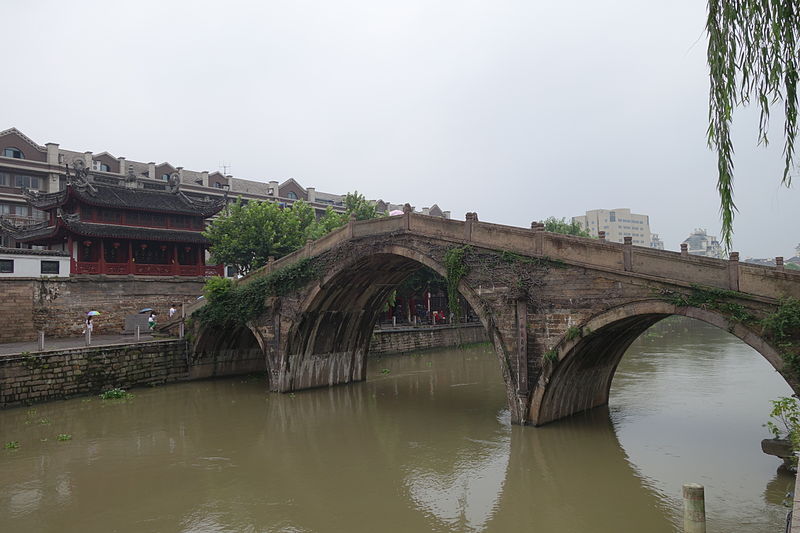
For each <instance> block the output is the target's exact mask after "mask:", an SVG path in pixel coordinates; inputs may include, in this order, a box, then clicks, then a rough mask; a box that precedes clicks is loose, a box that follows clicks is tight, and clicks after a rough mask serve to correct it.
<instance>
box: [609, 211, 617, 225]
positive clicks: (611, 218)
mask: <svg viewBox="0 0 800 533" xmlns="http://www.w3.org/2000/svg"><path fill="white" fill-rule="evenodd" d="M608 220H609V222H616V221H617V213H616V211H611V212H610V213H609V214H608Z"/></svg>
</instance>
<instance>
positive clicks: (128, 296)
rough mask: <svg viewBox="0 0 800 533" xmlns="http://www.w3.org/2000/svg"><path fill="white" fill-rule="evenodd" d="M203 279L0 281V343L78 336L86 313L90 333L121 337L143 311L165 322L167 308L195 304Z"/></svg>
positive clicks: (116, 278)
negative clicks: (128, 323)
mask: <svg viewBox="0 0 800 533" xmlns="http://www.w3.org/2000/svg"><path fill="white" fill-rule="evenodd" d="M203 284H204V280H203V279H202V278H178V277H168V278H164V277H161V278H142V277H133V276H130V277H119V276H117V277H115V278H114V279H110V278H107V277H105V276H71V277H69V278H66V277H63V278H56V277H53V278H6V279H2V280H0V294H2V295H3V298H2V299H0V322H2V324H3V327H2V328H0V343H4V342H24V341H32V340H35V339H36V338H37V335H38V333H37V332H38V331H40V330H43V331H44V334H45V336H46V337H71V336H78V335H80V333H81V330H82V329H83V320H84V319H85V318H86V313H87V312H88V311H98V312H100V315H99V316H97V317H95V319H94V321H93V322H94V333H95V334H96V335H100V334H116V333H120V332H121V331H122V329H123V327H124V325H125V317H126V316H127V315H131V314H135V313H137V312H138V311H139V310H140V309H142V308H145V307H151V308H153V309H154V310H155V311H156V313H158V314H159V315H161V316H162V317H165V318H166V316H167V311H168V310H169V307H170V304H172V303H176V304H178V305H179V304H180V303H182V302H194V301H195V299H196V298H197V296H198V295H200V294H202V292H203Z"/></svg>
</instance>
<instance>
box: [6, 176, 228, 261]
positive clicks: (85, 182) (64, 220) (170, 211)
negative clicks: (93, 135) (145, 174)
mask: <svg viewBox="0 0 800 533" xmlns="http://www.w3.org/2000/svg"><path fill="white" fill-rule="evenodd" d="M24 197H25V199H26V201H27V202H28V203H29V204H30V205H31V206H33V207H35V208H36V209H40V210H43V211H46V212H47V214H48V217H47V219H46V220H45V221H44V222H41V223H40V224H36V225H34V226H28V227H26V228H19V229H17V230H16V231H15V235H14V238H15V239H16V240H17V241H19V242H25V243H30V244H36V245H42V246H47V247H48V248H50V249H63V250H67V251H69V255H70V258H71V260H70V264H71V267H70V273H71V274H108V275H128V274H133V275H146V276H213V275H222V274H223V270H222V269H223V266H222V265H214V266H211V265H206V264H205V250H206V248H207V246H208V240H207V239H206V238H205V237H204V236H203V234H202V231H203V229H204V228H205V219H206V218H208V217H211V216H213V215H215V214H216V213H218V212H219V211H220V210H221V209H222V208H223V207H224V205H225V201H226V199H224V198H221V199H220V198H218V199H215V200H209V199H204V198H200V197H191V196H188V195H186V194H184V193H183V192H181V191H180V190H179V184H178V182H177V179H174V180H171V181H170V182H169V184H165V187H164V190H151V189H145V188H142V187H141V183H140V182H139V181H138V180H136V178H135V177H134V176H129V178H128V179H125V180H124V181H122V182H120V183H114V184H109V183H101V182H98V181H97V180H94V179H90V176H89V175H88V173H87V172H86V171H85V170H84V169H82V168H80V169H76V171H75V172H74V175H69V173H68V177H67V183H66V187H65V188H64V189H63V190H61V191H58V192H54V193H47V194H42V193H39V192H37V191H30V190H26V191H25V192H24Z"/></svg>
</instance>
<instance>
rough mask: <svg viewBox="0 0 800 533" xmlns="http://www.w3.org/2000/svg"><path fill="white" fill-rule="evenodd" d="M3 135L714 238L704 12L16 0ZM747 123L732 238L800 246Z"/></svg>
mask: <svg viewBox="0 0 800 533" xmlns="http://www.w3.org/2000/svg"><path fill="white" fill-rule="evenodd" d="M3 4H4V8H3V19H4V22H5V24H3V33H4V36H5V39H4V40H5V42H6V52H5V54H4V57H5V61H4V65H5V68H4V74H5V75H4V76H3V83H0V102H3V104H2V105H0V129H4V128H7V127H11V126H16V127H17V128H19V129H20V130H22V131H23V132H24V133H25V134H27V135H29V136H30V137H32V138H33V139H34V140H36V141H37V142H39V143H45V142H57V143H60V144H61V146H62V147H63V148H66V149H73V150H80V151H83V150H92V151H94V152H100V151H103V150H108V151H109V152H111V153H112V154H114V155H116V156H124V157H127V158H129V159H134V160H139V161H157V162H161V161H165V160H166V161H169V162H171V163H172V164H174V165H176V166H183V167H185V168H187V169H191V170H210V171H214V170H217V169H219V168H220V165H221V163H222V162H223V161H224V162H227V163H230V165H231V172H232V173H233V174H234V175H235V176H237V177H242V178H248V179H258V180H263V181H268V180H269V179H278V180H283V179H285V178H289V177H293V178H295V179H297V180H298V181H299V182H300V183H301V184H303V185H304V186H314V187H316V188H317V189H318V190H321V191H326V192H335V193H344V192H347V191H352V190H356V189H357V190H358V191H359V192H362V193H364V194H365V196H367V197H368V198H373V199H377V198H383V199H384V200H387V201H392V202H396V203H402V202H406V201H407V202H410V203H412V204H413V205H415V206H417V208H420V207H423V206H429V205H431V204H433V203H438V204H439V206H440V207H442V208H443V209H446V210H447V209H449V210H451V211H452V213H453V218H457V219H462V218H463V216H464V213H466V212H467V211H477V212H478V215H479V217H480V219H481V220H483V221H488V222H497V223H503V224H511V225H517V226H525V227H528V226H529V224H530V222H531V221H532V220H541V219H544V218H546V217H548V216H550V215H553V216H557V217H562V216H563V217H567V218H569V217H570V216H575V215H580V214H583V213H584V211H586V210H588V209H597V208H606V209H611V208H617V207H629V208H631V209H632V210H633V211H634V212H636V213H642V214H647V215H650V226H651V230H652V231H654V232H656V233H659V234H660V235H661V237H662V239H663V240H664V242H665V244H666V247H667V249H671V250H677V249H678V247H679V243H680V242H681V241H682V240H683V239H684V238H686V236H687V235H688V234H689V232H690V231H691V230H692V229H693V228H695V227H702V228H706V229H708V231H709V233H710V234H713V235H719V226H720V223H719V210H718V205H719V200H718V197H717V195H716V190H715V186H716V174H715V166H716V163H715V155H714V154H713V153H712V152H710V151H709V150H708V149H707V147H706V139H705V134H706V127H707V115H708V110H707V106H708V102H707V99H708V73H707V67H706V64H705V46H706V41H705V34H704V31H703V28H704V23H705V9H706V3H705V2H704V1H699V0H695V1H689V0H673V1H672V2H642V1H641V0H623V1H617V2H613V1H612V2H590V1H582V2H569V3H566V2H565V3H562V2H545V1H532V0H528V1H506V0H492V1H482V2H478V1H471V0H459V1H454V0H453V1H451V0H443V1H435V0H427V1H422V0H402V1H395V2H384V1H380V0H349V1H348V0H339V1H335V2H333V1H321V0H318V1H303V0H285V1H273V0H264V1H261V2H237V1H225V2H222V1H213V2H210V1H191V2H189V1H185V2H184V1H177V0H176V1H173V0H159V1H151V0H137V1H136V2H132V1H129V2H109V1H107V0H106V1H94V2H93V1H77V0H72V1H68V2H65V1H63V0H59V1H49V0H39V1H36V2H31V1H29V0H4V2H3ZM756 118H757V116H756V112H755V110H752V111H744V112H740V113H738V114H737V115H736V120H735V123H734V134H735V139H734V142H735V147H736V151H737V153H736V160H735V164H736V182H735V192H736V202H737V204H738V207H739V210H740V211H739V214H738V215H737V218H736V221H735V231H736V234H735V240H734V249H735V250H738V251H740V252H741V253H742V256H743V257H748V256H756V257H772V256H776V255H783V256H786V257H790V256H792V255H794V246H795V245H797V244H798V242H800V234H799V232H798V231H797V227H798V226H797V223H796V220H797V214H798V213H799V212H800V194H799V193H798V191H797V187H794V188H792V189H786V188H785V187H781V186H780V185H779V181H780V176H781V171H782V168H783V167H782V156H781V150H782V146H783V141H782V139H781V133H782V130H783V124H782V117H781V114H780V113H779V112H775V113H774V114H773V126H772V129H771V132H772V136H771V139H772V141H773V144H772V145H771V146H770V148H769V149H768V150H765V149H763V148H759V147H756V145H755V142H756V133H757V132H756V127H757V122H756Z"/></svg>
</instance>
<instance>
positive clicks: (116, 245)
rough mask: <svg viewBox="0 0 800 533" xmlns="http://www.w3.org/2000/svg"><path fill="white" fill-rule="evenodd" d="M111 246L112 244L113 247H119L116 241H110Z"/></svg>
mask: <svg viewBox="0 0 800 533" xmlns="http://www.w3.org/2000/svg"><path fill="white" fill-rule="evenodd" d="M111 246H113V247H114V248H115V249H116V248H119V243H118V242H115V243H112V244H111Z"/></svg>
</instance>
